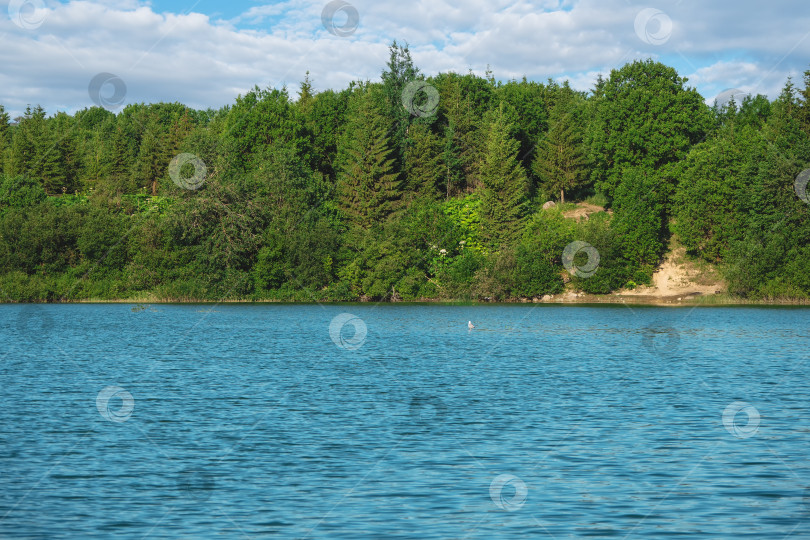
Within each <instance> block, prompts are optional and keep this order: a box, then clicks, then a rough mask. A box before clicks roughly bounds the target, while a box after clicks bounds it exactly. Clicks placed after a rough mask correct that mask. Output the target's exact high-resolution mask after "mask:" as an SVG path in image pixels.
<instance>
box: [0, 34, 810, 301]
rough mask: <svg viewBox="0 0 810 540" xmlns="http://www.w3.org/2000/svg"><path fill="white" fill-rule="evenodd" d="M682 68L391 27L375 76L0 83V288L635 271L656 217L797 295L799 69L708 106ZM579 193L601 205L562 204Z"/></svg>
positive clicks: (284, 289) (31, 294) (319, 297)
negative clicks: (226, 82) (406, 38)
mask: <svg viewBox="0 0 810 540" xmlns="http://www.w3.org/2000/svg"><path fill="white" fill-rule="evenodd" d="M687 83H688V81H687V79H685V78H683V77H681V76H680V75H679V74H678V73H677V72H676V70H675V69H673V68H671V67H668V66H666V65H664V64H662V63H660V62H655V61H653V60H639V61H634V62H631V63H628V64H626V65H624V66H622V67H621V68H619V69H614V70H612V71H611V73H610V74H609V76H607V77H606V78H603V77H600V78H599V79H598V80H597V82H596V84H595V85H594V87H593V88H592V89H591V90H590V91H588V92H580V91H575V90H574V89H572V88H571V87H570V86H569V85H568V84H567V83H562V84H559V83H557V82H554V81H552V80H551V79H549V80H548V81H547V82H546V83H540V82H532V81H527V80H526V79H525V78H524V79H523V80H520V81H517V80H511V81H508V82H501V81H496V80H495V78H494V77H493V75H492V72H491V71H487V73H486V74H485V76H484V77H481V76H478V75H475V74H473V73H467V74H458V73H452V72H450V73H440V74H438V75H435V76H429V77H426V76H425V75H424V74H423V73H421V72H420V70H419V69H418V67H417V66H415V65H414V62H413V60H412V58H411V54H410V51H409V49H408V47H407V46H402V45H399V44H397V43H396V42H394V43H393V44H392V45H391V46H390V58H389V61H388V63H387V65H385V66H383V67H382V72H381V77H380V80H378V81H373V82H372V81H356V82H353V83H351V84H349V85H348V88H345V89H343V90H340V91H336V90H325V91H321V92H315V91H314V90H313V87H314V82H313V80H311V79H310V78H309V75H308V76H307V78H306V80H305V81H304V82H302V83H301V84H300V87H299V88H298V89H297V90H295V91H294V94H292V95H291V93H290V91H289V90H288V89H287V88H281V89H276V88H267V89H261V88H259V87H255V88H254V89H252V90H251V91H249V92H247V93H245V94H244V95H240V96H239V97H238V98H237V99H236V100H235V102H234V103H232V104H230V105H226V106H223V107H222V108H220V109H217V110H213V109H208V110H195V109H191V108H189V107H186V106H184V105H182V104H180V103H153V104H144V103H133V104H128V105H126V106H125V107H123V108H121V109H120V110H115V111H111V110H107V109H106V108H103V107H98V106H96V107H90V108H86V109H84V110H81V111H78V112H76V113H75V114H73V115H69V114H66V113H64V112H57V113H55V114H53V115H51V116H49V115H48V113H47V111H45V110H44V109H43V108H42V107H40V106H29V107H28V108H27V109H26V110H25V112H24V114H23V115H22V116H20V117H19V118H15V119H12V118H10V115H9V113H8V112H6V110H5V109H4V108H3V106H2V105H0V165H2V175H0V296H2V301H3V302H39V301H48V302H60V301H80V300H112V299H150V300H154V301H160V300H163V301H194V300H200V301H205V300H208V301H213V300H246V301H259V300H278V301H357V300H361V301H367V300H375V301H400V300H405V301H417V300H448V301H451V300H452V301H476V300H481V301H510V300H518V299H526V298H536V297H540V296H543V295H546V294H557V293H560V292H562V291H564V290H567V289H568V290H578V291H582V292H585V293H590V294H607V293H611V292H612V291H617V290H620V289H623V288H633V287H636V286H638V285H642V284H647V283H649V282H650V279H651V276H652V274H653V271H654V270H655V268H656V266H657V265H658V264H659V262H660V261H661V258H662V256H663V255H664V254H665V253H666V251H667V249H668V246H669V245H670V243H671V242H672V241H673V239H677V241H678V242H679V243H680V244H681V245H683V246H684V247H685V248H686V250H687V253H688V255H689V256H690V257H692V258H694V259H695V260H697V261H701V262H703V263H705V264H709V265H712V267H715V268H717V269H718V271H719V272H720V273H721V274H722V276H723V278H724V279H725V281H726V283H727V286H728V293H729V294H731V295H733V296H735V297H739V298H745V299H752V300H757V299H807V298H808V297H810V263H809V262H808V261H810V204H808V196H807V193H806V184H807V179H808V177H810V173H808V172H804V171H806V170H807V169H808V168H810V70H808V71H807V72H805V74H804V80H803V81H802V85H803V88H802V87H798V86H795V85H794V82H793V81H792V80H788V81H786V83H785V85H784V88H783V89H782V91H781V94H780V95H779V96H778V97H777V98H776V99H774V100H769V99H768V98H767V97H766V96H763V95H756V96H746V97H745V98H744V99H741V100H740V101H741V102H740V103H736V102H735V101H734V100H730V101H729V102H728V103H722V104H721V103H717V102H715V103H714V105H713V106H710V105H707V104H706V99H705V98H704V97H703V96H701V95H700V94H699V93H698V92H697V90H695V89H694V88H692V87H690V86H688V85H687ZM548 201H553V202H555V203H556V204H554V205H551V204H546V203H547V202H548ZM584 201H587V202H589V203H591V204H594V205H597V206H600V207H603V208H605V211H602V212H597V213H594V214H592V215H591V216H590V217H589V219H587V220H586V219H581V220H576V219H569V218H566V217H564V215H563V214H564V211H565V209H566V208H570V207H571V206H572V203H573V202H584ZM544 206H546V208H544ZM572 244H573V245H575V246H588V249H580V250H578V251H577V252H576V253H574V254H570V252H569V255H568V256H569V259H570V260H568V261H566V255H565V252H566V250H567V249H569V247H570V246H571V245H572ZM589 250H590V251H589ZM569 251H570V250H569ZM593 252H597V253H598V266H597V267H596V268H594V269H593V270H594V271H588V272H583V271H573V272H572V271H571V267H572V266H573V267H574V269H575V270H576V269H577V268H581V267H584V266H587V265H588V264H589V263H590V262H591V261H590V258H591V255H592V254H593Z"/></svg>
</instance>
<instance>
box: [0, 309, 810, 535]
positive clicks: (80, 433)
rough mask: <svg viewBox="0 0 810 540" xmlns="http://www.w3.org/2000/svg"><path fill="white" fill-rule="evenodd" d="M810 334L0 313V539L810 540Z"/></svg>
mask: <svg viewBox="0 0 810 540" xmlns="http://www.w3.org/2000/svg"><path fill="white" fill-rule="evenodd" d="M347 314H348V315H347ZM468 320H472V321H473V323H474V324H475V325H476V328H475V329H474V330H468V328H467V321H468ZM808 322H810V310H808V309H799V308H778V309H767V308H701V309H691V308H650V307H646V308H645V307H632V308H630V307H627V306H609V307H584V306H548V305H544V306H532V305H514V306H502V305H500V306H472V307H470V306H417V305H377V306H374V305H330V306H325V307H322V306H317V305H313V306H301V305H224V306H216V307H212V306H199V305H155V306H147V307H146V309H138V308H135V309H134V310H133V306H131V305H44V306H13V305H3V306H0V344H2V345H1V347H2V348H1V349H0V359H1V360H2V361H1V362H0V398H2V407H0V537H2V538H6V537H8V538H93V537H108V538H112V537H115V538H153V537H154V538H214V537H217V538H226V537H233V538H270V537H274V538H347V539H355V538H420V539H433V538H480V539H490V538H525V537H538V538H578V537H597V538H598V537H618V538H630V537H632V538H661V537H678V536H680V537H690V538H742V537H750V538H780V539H781V538H808V537H810V460H808V456H810V409H809V407H810V377H808V372H810V348H808V343H810V325H808Z"/></svg>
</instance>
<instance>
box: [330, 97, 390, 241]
mask: <svg viewBox="0 0 810 540" xmlns="http://www.w3.org/2000/svg"><path fill="white" fill-rule="evenodd" d="M361 92H362V93H361V94H360V95H358V96H356V98H355V99H356V103H355V107H356V108H355V110H354V111H352V112H351V113H350V116H349V120H348V124H347V126H346V132H345V133H344V136H343V137H342V139H341V142H340V145H339V147H338V162H339V167H338V169H339V172H338V186H337V187H338V205H339V207H340V210H341V211H342V213H343V215H344V216H345V218H346V219H347V220H348V222H349V224H350V225H351V226H354V227H357V228H359V229H362V230H368V229H370V228H371V226H372V225H373V224H375V223H381V222H382V221H383V220H385V218H387V217H388V216H389V215H390V214H391V213H392V212H393V211H394V210H395V206H396V202H397V201H398V200H399V199H400V197H401V196H402V192H401V182H400V179H399V177H398V175H397V174H396V171H395V169H394V158H393V157H392V153H393V150H392V148H391V145H390V143H389V139H388V133H389V130H390V120H388V119H387V118H386V117H385V116H384V115H383V114H382V113H381V112H380V110H379V108H378V105H377V103H375V101H377V100H376V99H375V98H376V96H375V95H374V91H373V90H371V89H364V90H361Z"/></svg>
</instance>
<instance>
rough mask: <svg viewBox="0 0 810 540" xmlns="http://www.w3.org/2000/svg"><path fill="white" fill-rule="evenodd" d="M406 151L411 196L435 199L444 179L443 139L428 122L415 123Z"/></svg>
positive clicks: (406, 168) (406, 166)
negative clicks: (432, 129) (433, 130)
mask: <svg viewBox="0 0 810 540" xmlns="http://www.w3.org/2000/svg"><path fill="white" fill-rule="evenodd" d="M408 137H409V139H410V143H409V144H408V149H407V150H406V152H405V171H406V174H407V188H406V189H407V193H408V196H409V197H417V198H429V199H435V198H437V196H438V195H439V185H440V184H441V181H442V163H441V161H442V151H443V148H442V141H441V139H440V138H439V137H437V136H436V135H435V134H434V133H433V132H432V131H431V130H430V127H429V126H428V125H427V124H413V125H412V126H411V127H410V129H409V131H408Z"/></svg>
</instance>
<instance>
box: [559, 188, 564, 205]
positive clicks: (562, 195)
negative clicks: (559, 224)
mask: <svg viewBox="0 0 810 540" xmlns="http://www.w3.org/2000/svg"><path fill="white" fill-rule="evenodd" d="M560 204H565V191H564V190H562V189H561V190H560Z"/></svg>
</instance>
